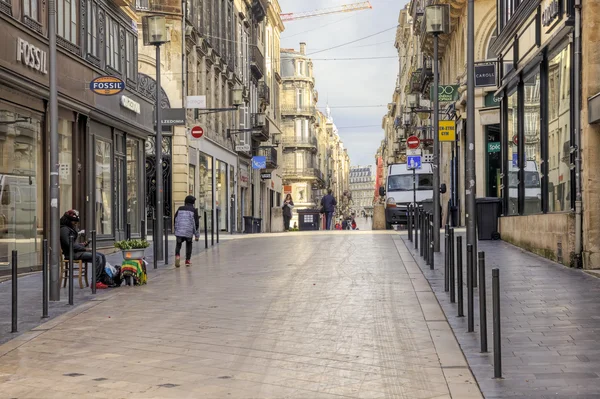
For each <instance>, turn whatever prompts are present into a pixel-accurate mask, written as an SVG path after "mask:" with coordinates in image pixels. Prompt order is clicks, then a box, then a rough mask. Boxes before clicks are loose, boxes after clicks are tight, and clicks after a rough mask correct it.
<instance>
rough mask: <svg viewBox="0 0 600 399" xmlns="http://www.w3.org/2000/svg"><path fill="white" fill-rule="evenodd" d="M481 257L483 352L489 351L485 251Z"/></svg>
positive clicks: (480, 284)
mask: <svg viewBox="0 0 600 399" xmlns="http://www.w3.org/2000/svg"><path fill="white" fill-rule="evenodd" d="M478 257H479V335H480V341H481V353H486V352H487V351H488V344H487V303H486V292H485V252H483V251H481V252H479V254H478Z"/></svg>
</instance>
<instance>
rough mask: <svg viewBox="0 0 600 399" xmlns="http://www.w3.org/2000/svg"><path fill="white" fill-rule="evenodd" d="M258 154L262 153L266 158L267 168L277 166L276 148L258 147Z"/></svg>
mask: <svg viewBox="0 0 600 399" xmlns="http://www.w3.org/2000/svg"><path fill="white" fill-rule="evenodd" d="M258 155H262V156H264V157H265V158H266V159H267V169H275V168H277V149H276V148H271V147H269V148H259V149H258Z"/></svg>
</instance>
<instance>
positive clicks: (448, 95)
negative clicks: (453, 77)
mask: <svg viewBox="0 0 600 399" xmlns="http://www.w3.org/2000/svg"><path fill="white" fill-rule="evenodd" d="M430 93H431V95H430V99H431V101H433V90H430ZM438 99H439V101H440V102H441V103H449V102H452V101H456V100H458V85H446V86H438Z"/></svg>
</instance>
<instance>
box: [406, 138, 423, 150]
mask: <svg viewBox="0 0 600 399" xmlns="http://www.w3.org/2000/svg"><path fill="white" fill-rule="evenodd" d="M420 145H421V140H419V138H418V137H417V136H410V137H409V138H407V139H406V146H407V147H408V148H410V149H411V150H415V149H417V148H419V146H420Z"/></svg>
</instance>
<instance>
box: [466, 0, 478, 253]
mask: <svg viewBox="0 0 600 399" xmlns="http://www.w3.org/2000/svg"><path fill="white" fill-rule="evenodd" d="M474 79H475V0H468V10H467V140H466V141H467V143H466V146H467V147H466V149H465V150H466V159H465V197H466V198H465V202H466V206H465V208H466V219H467V221H466V224H467V244H470V245H472V246H473V253H477V236H476V234H475V233H476V231H475V228H476V224H475V222H476V217H477V215H476V213H475V196H476V194H477V186H476V181H475V179H477V177H476V176H475V81H474Z"/></svg>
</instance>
